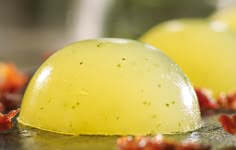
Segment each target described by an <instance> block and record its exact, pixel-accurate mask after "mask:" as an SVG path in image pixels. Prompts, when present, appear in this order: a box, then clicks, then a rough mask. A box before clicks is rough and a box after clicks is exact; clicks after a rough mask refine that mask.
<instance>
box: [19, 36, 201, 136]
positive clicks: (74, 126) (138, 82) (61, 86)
mask: <svg viewBox="0 0 236 150" xmlns="http://www.w3.org/2000/svg"><path fill="white" fill-rule="evenodd" d="M18 121H19V122H20V123H22V124H24V125H29V126H32V127H36V128H39V129H43V130H48V131H53V132H58V133H64V134H86V135H147V134H157V133H168V134H171V133H176V132H186V131H191V130H195V129H197V128H199V127H200V121H201V118H200V113H199V107H198V102H197V99H196V95H195V93H194V91H193V88H192V86H191V85H190V83H189V81H188V79H187V78H186V76H185V75H184V74H183V72H182V71H181V70H180V68H179V67H178V66H177V65H176V64H175V63H174V62H173V61H172V60H170V59H169V58H168V57H167V56H166V55H164V54H163V53H162V52H161V51H159V50H158V49H156V48H154V47H151V46H150V45H145V44H143V43H140V42H136V41H132V40H125V39H96V40H86V41H80V42H77V43H75V44H72V45H69V46H67V47H65V48H63V49H62V50H60V51H59V52H57V53H56V54H55V55H53V56H52V57H50V58H49V59H48V60H47V61H46V62H45V63H44V64H43V65H42V66H41V67H40V68H39V69H38V71H37V72H36V73H35V75H34V76H33V78H32V80H31V81H30V84H29V86H28V88H27V90H26V93H25V95H24V98H23V103H22V107H21V112H20V116H19V118H18Z"/></svg>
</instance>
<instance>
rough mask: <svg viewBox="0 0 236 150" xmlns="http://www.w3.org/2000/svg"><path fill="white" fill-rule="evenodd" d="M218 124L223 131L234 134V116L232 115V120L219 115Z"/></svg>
mask: <svg viewBox="0 0 236 150" xmlns="http://www.w3.org/2000/svg"><path fill="white" fill-rule="evenodd" d="M219 122H220V123H221V125H222V127H223V128H224V130H225V131H227V132H228V133H230V134H236V114H234V115H233V116H232V118H230V117H229V116H227V115H221V116H220V117H219Z"/></svg>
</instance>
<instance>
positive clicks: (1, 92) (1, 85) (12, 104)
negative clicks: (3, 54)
mask: <svg viewBox="0 0 236 150" xmlns="http://www.w3.org/2000/svg"><path fill="white" fill-rule="evenodd" d="M26 82H27V76H26V75H25V74H22V73H20V72H19V71H18V69H17V68H16V66H15V65H14V64H13V63H1V62H0V112H1V113H2V112H6V111H9V110H12V109H16V108H18V107H19V106H20V103H21V95H22V94H21V92H22V90H23V88H24V87H25V85H26Z"/></svg>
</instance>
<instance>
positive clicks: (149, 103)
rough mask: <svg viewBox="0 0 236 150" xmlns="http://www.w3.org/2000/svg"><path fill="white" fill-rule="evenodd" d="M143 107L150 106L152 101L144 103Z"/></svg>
mask: <svg viewBox="0 0 236 150" xmlns="http://www.w3.org/2000/svg"><path fill="white" fill-rule="evenodd" d="M143 105H146V106H150V105H151V102H150V101H143Z"/></svg>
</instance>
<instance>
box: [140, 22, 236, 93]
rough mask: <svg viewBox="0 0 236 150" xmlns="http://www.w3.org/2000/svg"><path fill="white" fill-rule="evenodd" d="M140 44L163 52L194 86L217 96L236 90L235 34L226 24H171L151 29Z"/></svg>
mask: <svg viewBox="0 0 236 150" xmlns="http://www.w3.org/2000/svg"><path fill="white" fill-rule="evenodd" d="M140 40H141V41H143V42H146V43H149V44H152V45H154V46H156V47H158V48H160V49H161V50H163V51H164V52H165V53H166V54H167V55H168V56H169V57H171V58H172V59H173V60H174V61H175V62H176V63H177V64H178V65H179V66H180V67H181V68H182V69H183V71H184V72H185V73H186V74H187V76H188V77H189V78H190V80H191V82H192V84H193V85H194V86H196V87H200V88H209V89H212V90H213V92H214V94H215V95H218V94H219V93H220V92H222V91H224V92H231V91H234V90H236V78H235V75H236V69H234V68H236V59H235V56H236V50H235V48H236V34H235V33H232V32H230V31H229V30H227V28H226V27H225V26H224V24H221V23H217V22H207V21H205V20H201V19H179V20H172V21H167V22H164V23H161V24H159V25H157V26H156V27H154V28H152V29H151V30H149V31H148V32H147V33H146V34H144V35H143V36H142V37H141V39H140Z"/></svg>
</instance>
